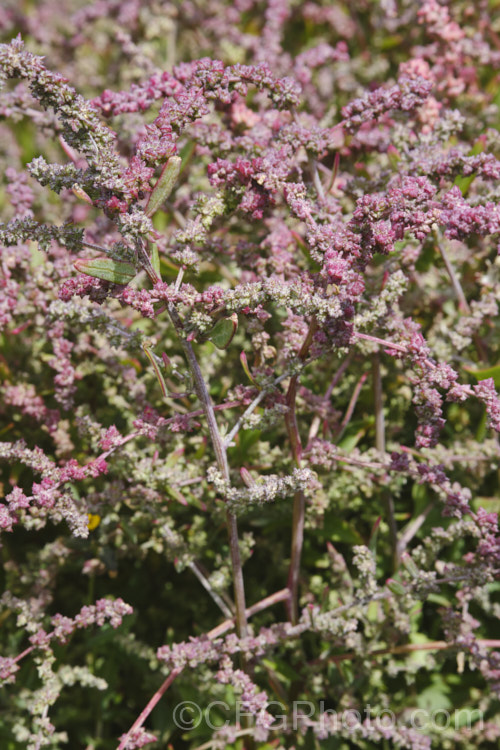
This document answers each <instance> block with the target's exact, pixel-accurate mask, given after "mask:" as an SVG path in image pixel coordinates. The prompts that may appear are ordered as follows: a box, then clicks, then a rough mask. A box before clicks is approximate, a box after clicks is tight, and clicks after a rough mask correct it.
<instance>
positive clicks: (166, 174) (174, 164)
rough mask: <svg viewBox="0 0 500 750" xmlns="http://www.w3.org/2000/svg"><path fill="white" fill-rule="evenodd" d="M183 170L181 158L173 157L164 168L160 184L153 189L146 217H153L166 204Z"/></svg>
mask: <svg viewBox="0 0 500 750" xmlns="http://www.w3.org/2000/svg"><path fill="white" fill-rule="evenodd" d="M180 168H181V157H180V156H171V157H170V159H169V160H168V161H167V162H166V164H165V166H164V167H163V169H162V171H161V174H160V176H159V178H158V182H157V183H156V185H155V186H154V188H153V191H152V193H151V195H150V196H149V200H148V203H147V206H146V209H145V214H146V216H152V215H153V214H154V213H156V211H158V209H159V208H160V206H161V205H162V203H164V202H165V201H166V200H167V198H168V196H169V195H170V193H171V192H172V190H173V189H174V185H175V183H176V182H177V178H178V177H179V171H180Z"/></svg>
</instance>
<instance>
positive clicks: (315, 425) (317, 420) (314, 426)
mask: <svg viewBox="0 0 500 750" xmlns="http://www.w3.org/2000/svg"><path fill="white" fill-rule="evenodd" d="M353 353H354V352H353V350H352V349H351V350H350V351H349V354H348V355H347V357H346V358H345V359H344V361H343V362H342V363H341V365H340V367H339V369H338V370H337V372H336V373H335V375H334V376H333V379H332V382H331V383H330V385H329V386H328V389H327V391H326V393H325V396H324V399H323V401H324V402H325V403H326V404H327V403H328V402H329V400H330V397H331V395H332V392H333V389H334V388H335V386H336V385H337V383H338V382H339V380H340V378H341V377H342V375H343V374H344V372H345V371H346V370H347V368H348V367H349V365H350V363H351V360H352V357H353ZM320 424H321V417H319V416H318V415H317V414H316V415H315V417H314V419H313V421H312V422H311V427H310V428H309V435H308V436H307V444H308V445H310V444H311V442H312V441H313V440H314V438H315V437H316V435H317V434H318V431H319V426H320Z"/></svg>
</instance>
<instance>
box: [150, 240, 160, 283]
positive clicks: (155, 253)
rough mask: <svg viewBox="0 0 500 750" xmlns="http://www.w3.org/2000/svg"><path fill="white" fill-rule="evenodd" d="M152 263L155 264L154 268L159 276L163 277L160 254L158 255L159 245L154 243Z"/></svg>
mask: <svg viewBox="0 0 500 750" xmlns="http://www.w3.org/2000/svg"><path fill="white" fill-rule="evenodd" d="M151 265H152V266H153V268H154V270H155V271H156V273H157V274H158V276H159V277H160V279H161V271H160V256H159V255H158V246H157V245H153V247H152V249H151Z"/></svg>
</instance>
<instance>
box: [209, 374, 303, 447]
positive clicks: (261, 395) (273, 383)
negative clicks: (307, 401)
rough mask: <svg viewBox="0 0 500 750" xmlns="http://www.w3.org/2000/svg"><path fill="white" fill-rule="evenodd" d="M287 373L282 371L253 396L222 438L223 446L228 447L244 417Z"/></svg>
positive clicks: (247, 415) (287, 375) (250, 412)
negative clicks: (281, 373) (229, 430)
mask: <svg viewBox="0 0 500 750" xmlns="http://www.w3.org/2000/svg"><path fill="white" fill-rule="evenodd" d="M289 375H290V373H288V372H285V373H283V375H280V376H279V378H276V379H275V380H273V382H272V383H271V385H270V386H267V387H266V388H263V389H262V390H261V392H260V393H259V395H258V396H256V398H254V400H253V401H252V403H251V404H250V405H249V406H248V407H247V408H246V409H245V411H244V412H243V414H242V415H241V417H240V418H239V419H238V421H237V422H236V424H235V425H234V427H233V429H232V430H231V432H230V433H229V434H228V435H226V437H225V438H224V447H225V448H228V447H229V446H230V445H231V443H232V442H233V440H234V438H235V437H236V435H237V434H238V432H239V430H240V429H241V426H242V424H243V422H244V421H245V419H247V418H248V417H249V416H250V414H252V413H253V412H254V411H255V409H256V408H257V407H258V405H259V404H260V402H261V401H262V400H263V398H264V397H265V396H266V395H267V394H268V393H269V391H270V390H271V389H272V388H274V387H275V386H276V385H278V383H281V381H282V380H285V378H288V377H289Z"/></svg>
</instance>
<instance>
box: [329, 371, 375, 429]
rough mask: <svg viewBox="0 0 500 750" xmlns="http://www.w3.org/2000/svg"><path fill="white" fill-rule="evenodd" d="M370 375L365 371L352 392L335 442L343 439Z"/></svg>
mask: <svg viewBox="0 0 500 750" xmlns="http://www.w3.org/2000/svg"><path fill="white" fill-rule="evenodd" d="M367 377H368V373H366V372H364V373H363V374H362V375H361V377H360V379H359V380H358V382H357V383H356V386H355V388H354V390H353V392H352V396H351V399H350V401H349V404H348V405H347V409H346V413H345V414H344V418H343V420H342V422H341V423H340V425H339V429H338V431H337V434H336V435H335V442H336V443H338V441H339V440H340V439H341V437H342V435H343V434H344V431H345V428H346V427H347V425H348V424H349V422H350V421H351V417H352V414H353V412H354V409H355V407H356V403H357V400H358V398H359V394H360V393H361V389H362V387H363V384H364V382H365V380H366V378H367Z"/></svg>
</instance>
